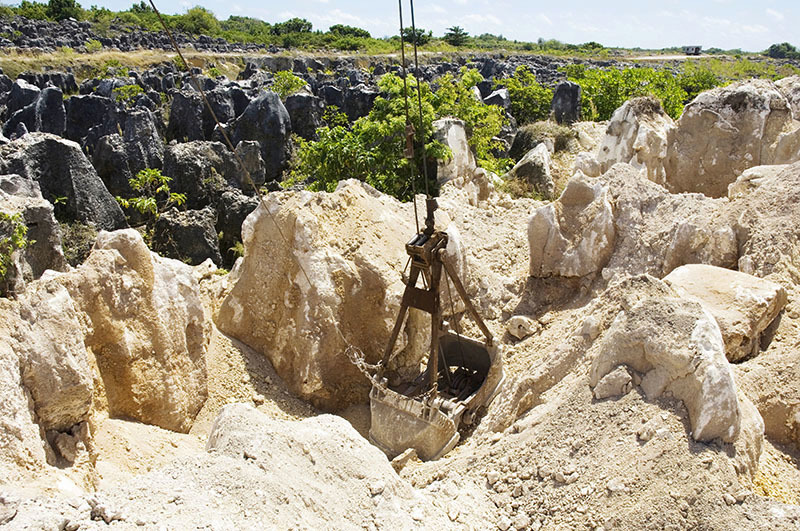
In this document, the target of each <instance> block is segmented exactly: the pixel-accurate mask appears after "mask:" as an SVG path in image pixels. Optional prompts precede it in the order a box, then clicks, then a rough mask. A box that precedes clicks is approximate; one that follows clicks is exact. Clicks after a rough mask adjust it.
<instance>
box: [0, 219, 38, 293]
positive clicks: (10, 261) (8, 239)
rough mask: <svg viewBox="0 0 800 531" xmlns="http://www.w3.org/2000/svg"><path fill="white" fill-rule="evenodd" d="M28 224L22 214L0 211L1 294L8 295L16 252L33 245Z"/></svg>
mask: <svg viewBox="0 0 800 531" xmlns="http://www.w3.org/2000/svg"><path fill="white" fill-rule="evenodd" d="M27 235H28V226H27V225H25V221H24V220H23V219H22V214H20V213H16V214H6V213H5V212H0V296H2V297H5V296H7V295H8V290H9V283H10V280H11V278H10V277H11V273H12V271H13V268H14V253H15V252H16V251H19V250H24V249H26V248H27V247H29V246H30V245H32V244H33V243H35V242H33V241H32V240H28V238H27Z"/></svg>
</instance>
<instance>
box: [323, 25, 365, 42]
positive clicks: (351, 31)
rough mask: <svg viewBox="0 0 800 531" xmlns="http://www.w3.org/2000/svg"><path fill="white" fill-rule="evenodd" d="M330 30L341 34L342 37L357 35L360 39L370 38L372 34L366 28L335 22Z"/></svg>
mask: <svg viewBox="0 0 800 531" xmlns="http://www.w3.org/2000/svg"><path fill="white" fill-rule="evenodd" d="M328 31H329V32H330V33H335V34H337V35H341V36H342V37H356V38H358V39H369V38H370V37H371V35H370V34H369V32H368V31H367V30H365V29H361V28H356V27H353V26H345V25H343V24H334V25H333V26H331V27H330V28H329V29H328Z"/></svg>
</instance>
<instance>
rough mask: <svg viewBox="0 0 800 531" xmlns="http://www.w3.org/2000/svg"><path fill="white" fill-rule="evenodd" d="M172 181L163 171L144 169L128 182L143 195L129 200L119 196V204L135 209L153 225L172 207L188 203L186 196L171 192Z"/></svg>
mask: <svg viewBox="0 0 800 531" xmlns="http://www.w3.org/2000/svg"><path fill="white" fill-rule="evenodd" d="M170 181H172V178H171V177H167V176H166V175H163V174H162V173H161V170H157V169H154V168H147V169H144V170H142V171H140V172H139V173H137V174H136V176H135V177H131V179H130V180H129V181H128V182H129V183H130V185H131V188H133V189H134V190H135V191H136V192H139V193H140V194H141V195H139V196H137V197H133V198H129V199H126V198H122V197H119V196H117V198H116V199H117V202H119V204H120V205H122V207H123V208H133V209H135V210H137V211H138V212H139V213H140V214H144V215H145V216H147V218H148V222H147V223H148V225H152V224H153V223H155V221H156V220H157V219H158V217H159V215H161V213H162V212H163V211H164V210H166V209H167V208H169V207H170V206H172V205H177V206H180V205H183V204H184V203H186V195H185V194H176V193H172V192H170V189H169V183H170Z"/></svg>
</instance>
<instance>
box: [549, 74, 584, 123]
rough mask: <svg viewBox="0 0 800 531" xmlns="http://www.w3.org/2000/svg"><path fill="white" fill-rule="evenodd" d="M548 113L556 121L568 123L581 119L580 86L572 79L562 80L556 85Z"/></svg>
mask: <svg viewBox="0 0 800 531" xmlns="http://www.w3.org/2000/svg"><path fill="white" fill-rule="evenodd" d="M550 113H551V114H552V115H553V118H555V120H556V123H559V124H566V125H570V124H573V123H575V122H577V121H579V120H580V119H581V86H580V85H578V84H577V83H574V82H572V81H562V82H561V83H559V84H558V86H556V90H555V92H554V93H553V101H552V102H551V103H550Z"/></svg>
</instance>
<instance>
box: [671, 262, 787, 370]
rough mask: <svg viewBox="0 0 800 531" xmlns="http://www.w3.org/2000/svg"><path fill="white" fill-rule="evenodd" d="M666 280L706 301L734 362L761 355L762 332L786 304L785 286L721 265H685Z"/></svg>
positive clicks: (677, 289)
mask: <svg viewBox="0 0 800 531" xmlns="http://www.w3.org/2000/svg"><path fill="white" fill-rule="evenodd" d="M664 281H665V282H666V283H667V284H669V285H670V286H672V288H673V289H675V290H676V291H677V292H678V293H680V294H681V295H684V296H685V297H686V298H688V299H692V300H696V301H698V302H700V303H701V304H703V306H704V307H705V308H706V310H708V312H709V313H710V314H711V315H712V316H713V317H714V319H716V321H717V324H718V325H719V328H720V330H721V332H722V338H723V340H724V341H725V355H726V356H727V358H728V360H729V361H732V362H735V361H740V360H742V359H745V358H748V357H751V356H754V355H756V354H758V351H759V340H760V338H761V333H762V332H763V331H764V330H766V328H767V327H768V326H769V325H770V324H771V323H772V321H774V320H775V318H776V317H777V316H778V314H779V313H780V311H781V310H782V309H783V307H784V306H786V290H785V289H784V288H783V287H782V286H780V285H778V284H776V283H774V282H770V281H768V280H764V279H761V278H758V277H754V276H752V275H748V274H745V273H740V272H738V271H731V270H729V269H723V268H720V267H714V266H708V265H702V264H692V265H684V266H681V267H679V268H677V269H675V270H674V271H672V272H671V273H670V274H669V275H667V276H666V277H664Z"/></svg>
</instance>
